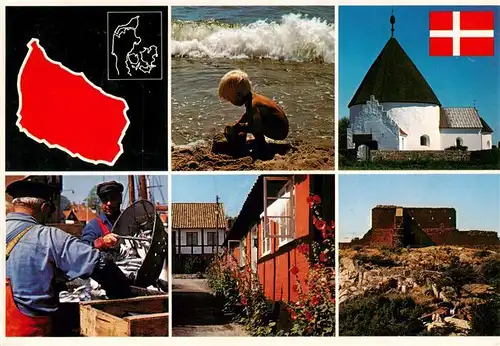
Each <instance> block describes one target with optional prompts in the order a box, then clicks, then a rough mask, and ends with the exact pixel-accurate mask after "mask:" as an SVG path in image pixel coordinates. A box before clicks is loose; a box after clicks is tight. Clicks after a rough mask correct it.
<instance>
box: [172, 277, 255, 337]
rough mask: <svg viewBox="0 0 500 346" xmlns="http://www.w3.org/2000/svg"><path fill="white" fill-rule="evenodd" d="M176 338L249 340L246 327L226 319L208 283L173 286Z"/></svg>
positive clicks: (178, 282)
mask: <svg viewBox="0 0 500 346" xmlns="http://www.w3.org/2000/svg"><path fill="white" fill-rule="evenodd" d="M172 335H173V336H246V333H245V331H244V329H243V327H242V326H240V325H238V324H236V323H232V322H231V320H230V319H229V318H227V317H226V316H224V314H223V313H222V312H221V310H220V307H219V306H218V304H217V301H216V299H215V296H214V295H213V294H212V293H211V292H210V289H209V288H208V285H207V283H206V280H205V279H175V278H174V280H173V282H172Z"/></svg>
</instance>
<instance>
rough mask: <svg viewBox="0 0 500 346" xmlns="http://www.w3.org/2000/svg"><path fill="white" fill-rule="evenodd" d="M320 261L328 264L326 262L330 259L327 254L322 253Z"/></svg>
mask: <svg viewBox="0 0 500 346" xmlns="http://www.w3.org/2000/svg"><path fill="white" fill-rule="evenodd" d="M319 260H320V261H321V262H326V261H327V260H328V257H327V256H326V255H325V253H323V252H322V253H320V255H319Z"/></svg>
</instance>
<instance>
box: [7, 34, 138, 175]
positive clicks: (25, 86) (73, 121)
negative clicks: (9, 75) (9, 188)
mask: <svg viewBox="0 0 500 346" xmlns="http://www.w3.org/2000/svg"><path fill="white" fill-rule="evenodd" d="M28 48H29V51H28V54H27V55H26V58H25V59H24V62H23V65H22V66H21V70H20V71H19V75H18V80H17V90H18V93H19V110H18V112H17V117H18V120H17V123H16V125H17V126H18V127H19V129H20V130H21V132H24V133H26V135H27V136H28V137H30V138H31V139H33V140H35V141H37V142H38V143H44V144H45V145H47V146H48V147H49V148H57V149H60V150H63V151H64V152H66V153H68V154H69V155H71V156H72V157H78V158H79V159H81V160H83V161H85V162H90V163H93V164H96V165H97V164H99V163H103V164H107V165H109V166H113V165H114V164H115V162H116V160H118V158H119V157H120V155H121V154H122V153H123V146H122V143H121V142H122V139H123V137H124V136H125V131H126V130H127V128H128V126H129V123H130V121H129V119H128V118H127V110H128V109H129V108H128V105H127V102H126V101H125V100H124V99H122V98H119V97H116V96H113V95H110V94H107V93H106V92H104V91H103V90H102V89H101V88H99V87H97V86H95V85H94V84H92V82H90V81H89V80H88V79H87V77H85V75H84V74H83V73H76V72H73V71H71V70H69V69H68V68H66V67H65V66H63V65H62V64H61V63H59V62H56V61H54V60H51V59H50V58H49V57H48V56H47V53H46V52H45V50H44V49H43V47H42V46H41V45H40V44H39V41H38V39H31V41H30V42H29V43H28Z"/></svg>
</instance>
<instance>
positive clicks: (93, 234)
mask: <svg viewBox="0 0 500 346" xmlns="http://www.w3.org/2000/svg"><path fill="white" fill-rule="evenodd" d="M98 218H99V219H101V220H102V222H103V223H104V225H105V226H106V228H107V229H108V231H109V232H111V229H112V228H113V224H112V223H111V221H109V220H108V218H107V217H106V215H104V214H100V215H99V216H98ZM102 236H104V232H103V231H102V229H101V225H100V224H99V221H97V219H93V220H90V221H89V222H88V223H87V224H86V225H85V227H84V228H83V231H82V236H81V237H80V239H81V240H82V241H83V242H84V243H87V244H89V245H92V246H94V240H96V239H97V238H100V237H102Z"/></svg>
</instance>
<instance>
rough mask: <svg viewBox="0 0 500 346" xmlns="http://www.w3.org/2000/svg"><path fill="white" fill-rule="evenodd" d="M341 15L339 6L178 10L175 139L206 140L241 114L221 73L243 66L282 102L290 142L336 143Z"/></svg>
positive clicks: (173, 37)
mask: <svg viewBox="0 0 500 346" xmlns="http://www.w3.org/2000/svg"><path fill="white" fill-rule="evenodd" d="M334 15H335V10H334V7H333V6H302V7H291V6H275V7H261V6H244V7H242V6H240V7H236V6H222V7H203V6H199V7H173V8H172V30H171V45H170V51H171V55H172V79H171V81H172V130H173V132H172V140H173V142H174V144H177V145H180V144H188V143H192V142H195V141H199V140H203V139H206V138H207V136H209V135H210V134H211V133H213V131H219V130H220V128H221V127H222V126H224V125H225V124H228V123H229V124H230V123H234V122H235V121H236V120H238V119H239V117H240V116H241V114H242V112H243V109H242V108H238V107H234V106H232V105H230V104H228V103H225V102H221V100H219V98H218V95H217V87H218V83H219V80H220V78H221V77H222V76H223V75H224V74H225V73H226V72H228V71H230V70H232V69H236V68H237V69H242V70H244V71H246V72H247V73H248V74H249V77H250V79H251V82H252V85H253V87H254V89H255V91H256V92H258V93H261V94H263V95H265V96H267V97H270V98H272V99H275V101H276V102H277V103H279V104H280V105H281V106H282V108H283V109H284V110H285V112H286V113H287V115H288V117H289V120H290V126H291V131H290V135H289V136H290V138H291V139H308V138H327V139H331V140H332V141H333V118H334V89H333V88H334V85H333V84H334V66H333V62H334V58H335V40H334V36H335V35H334V34H335V18H334Z"/></svg>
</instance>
